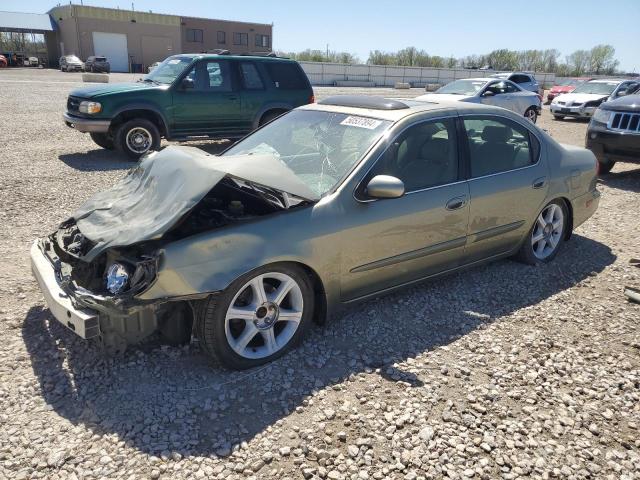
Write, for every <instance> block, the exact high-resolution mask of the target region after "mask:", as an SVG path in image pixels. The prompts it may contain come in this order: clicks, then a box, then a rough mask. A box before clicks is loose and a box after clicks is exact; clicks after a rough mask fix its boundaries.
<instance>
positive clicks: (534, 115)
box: [524, 107, 538, 123]
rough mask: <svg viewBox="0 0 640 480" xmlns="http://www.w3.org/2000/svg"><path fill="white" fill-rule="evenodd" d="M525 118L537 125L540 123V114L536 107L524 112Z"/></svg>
mask: <svg viewBox="0 0 640 480" xmlns="http://www.w3.org/2000/svg"><path fill="white" fill-rule="evenodd" d="M524 118H526V119H527V120H529V121H530V122H531V123H536V122H537V121H538V112H537V111H536V109H535V108H534V107H529V108H527V110H526V111H525V112H524Z"/></svg>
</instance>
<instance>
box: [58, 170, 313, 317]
mask: <svg viewBox="0 0 640 480" xmlns="http://www.w3.org/2000/svg"><path fill="white" fill-rule="evenodd" d="M305 204H309V202H308V201H306V200H304V199H302V198H299V197H296V196H294V195H290V194H287V193H284V192H280V191H278V190H275V189H272V188H269V187H264V186H261V185H257V184H254V183H252V182H248V181H245V180H242V179H237V178H233V177H230V176H228V177H225V178H224V179H222V180H221V181H220V182H219V183H218V184H217V185H215V186H214V187H213V188H212V189H211V190H210V191H209V192H208V193H207V194H206V195H205V196H204V197H203V198H202V199H201V200H200V201H199V202H198V203H197V205H196V206H195V207H194V208H193V209H192V210H191V211H189V212H187V213H186V214H185V215H184V216H183V217H182V218H181V219H180V220H178V222H177V223H176V225H174V226H173V227H172V228H171V229H170V230H169V231H167V232H166V233H165V234H164V235H163V236H162V237H160V238H159V239H157V240H148V241H144V242H141V243H138V244H134V245H128V246H123V247H114V248H111V249H108V250H106V251H104V252H102V253H101V254H99V255H98V256H96V257H95V258H93V259H92V260H91V261H87V260H86V259H85V258H84V257H85V255H86V254H87V253H88V252H89V251H91V249H92V248H93V247H94V246H95V242H94V241H92V240H90V239H89V238H87V237H86V236H85V235H84V234H83V233H82V231H81V230H80V228H79V227H78V225H77V223H76V221H75V220H74V219H73V218H71V219H69V220H67V221H65V222H64V223H62V224H61V225H60V227H59V229H58V230H57V231H56V232H54V233H53V234H52V235H50V236H49V242H50V243H49V245H50V247H51V249H50V250H51V251H50V252H48V256H49V258H50V259H51V260H52V262H53V263H54V265H55V266H56V269H57V270H58V275H59V279H60V281H61V283H62V284H63V285H64V286H66V287H67V288H70V289H71V290H72V291H73V292H74V293H75V294H79V295H83V294H84V295H85V296H86V297H89V298H93V300H94V301H95V300H96V298H100V297H102V298H103V299H104V300H107V301H109V303H112V302H115V303H121V302H124V301H126V300H128V299H129V300H130V299H131V298H132V297H133V296H134V295H136V294H137V293H140V292H141V291H143V290H144V289H146V288H147V287H148V286H149V284H150V283H151V282H152V281H153V279H154V277H155V272H156V270H157V265H156V264H157V260H158V254H157V253H156V252H157V250H158V249H159V248H161V247H162V245H163V244H165V243H167V242H171V241H175V240H179V239H182V238H186V237H189V236H192V235H196V234H199V233H203V232H206V231H210V230H214V229H218V228H223V227H226V226H228V225H232V224H235V223H238V222H245V221H251V220H253V219H256V218H258V217H262V216H265V215H270V214H275V213H277V212H280V211H283V210H287V209H289V208H293V207H298V206H303V205H305ZM114 264H118V265H121V266H122V267H121V268H122V269H126V270H125V272H124V273H126V276H127V280H126V289H124V290H123V291H122V292H121V293H118V295H117V297H119V300H118V299H116V298H114V296H115V295H114V293H113V292H112V291H110V290H109V287H108V283H109V279H108V275H109V268H110V267H111V266H113V265H114ZM94 301H92V302H91V303H92V304H93V303H94ZM94 306H95V305H94Z"/></svg>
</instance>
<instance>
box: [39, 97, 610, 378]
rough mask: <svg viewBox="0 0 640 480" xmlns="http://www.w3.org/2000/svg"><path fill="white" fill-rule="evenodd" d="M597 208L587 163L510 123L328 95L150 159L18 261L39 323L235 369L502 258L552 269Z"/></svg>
mask: <svg viewBox="0 0 640 480" xmlns="http://www.w3.org/2000/svg"><path fill="white" fill-rule="evenodd" d="M598 202H599V193H598V191H597V190H596V161H595V158H594V156H593V154H592V153H591V152H590V151H588V150H585V149H583V148H578V147H571V146H563V145H560V144H558V143H557V142H556V141H555V140H553V139H552V138H551V137H549V136H548V135H547V134H546V133H545V132H544V131H542V130H541V129H539V128H537V127H536V126H535V125H534V124H532V123H531V122H529V121H527V120H525V119H524V118H523V117H522V116H520V115H516V114H514V113H512V112H509V111H507V110H504V109H500V108H495V107H487V106H484V105H475V104H469V103H462V102H439V103H428V102H415V101H398V100H388V99H383V98H377V97H359V96H346V97H332V98H329V99H326V100H324V101H322V102H320V103H317V104H311V105H306V106H304V107H300V108H297V109H296V110H293V111H291V112H289V113H287V114H284V115H282V116H281V117H279V118H277V119H276V120H274V121H272V122H270V123H268V124H266V125H265V126H263V127H262V128H260V129H259V130H257V131H255V132H253V133H252V134H250V135H249V136H247V137H245V138H244V139H243V140H241V141H240V142H238V143H237V144H235V145H234V146H232V147H231V148H229V149H228V150H227V151H226V152H224V153H223V154H222V155H221V156H212V155H209V154H206V153H204V152H203V151H201V150H198V149H196V148H193V147H176V146H170V147H167V148H165V149H164V150H162V151H160V152H154V153H151V154H149V155H148V156H146V157H144V158H143V159H142V161H141V163H140V164H139V165H138V167H137V168H134V169H133V170H132V171H131V172H130V173H129V174H128V175H127V176H126V177H124V178H123V179H122V180H121V181H120V182H118V183H117V184H116V185H115V186H114V187H113V188H111V189H110V190H107V191H105V192H103V193H99V194H97V195H96V196H94V197H93V198H91V199H90V200H89V201H87V202H86V203H85V204H84V205H82V206H81V207H80V209H79V210H77V211H76V212H75V213H74V214H73V215H72V216H71V217H70V218H69V219H68V220H66V221H65V222H63V223H62V225H61V226H60V227H59V228H58V229H57V230H56V231H55V232H53V233H52V234H51V235H49V236H47V237H45V238H43V239H41V240H37V241H36V242H35V243H34V244H33V246H32V249H31V261H32V268H33V271H34V274H35V276H36V278H37V279H38V282H39V284H40V287H41V289H42V291H43V293H44V296H45V298H46V301H47V303H48V305H49V308H50V310H51V313H52V314H53V315H54V316H55V318H57V319H58V320H59V321H60V322H61V323H62V324H63V325H65V326H67V327H68V328H69V329H71V330H73V331H74V332H75V333H76V334H77V335H80V336H81V337H83V338H87V339H89V338H94V339H98V340H99V341H101V342H103V343H104V344H105V345H107V346H112V347H114V348H118V349H119V348H124V347H125V346H126V345H127V344H130V343H135V342H136V341H139V340H140V339H142V338H144V337H146V336H148V335H150V334H151V333H153V332H154V331H156V330H159V332H160V333H161V334H162V335H163V336H164V337H165V338H167V339H168V340H170V341H172V342H176V343H180V342H188V341H189V340H190V339H191V337H192V334H193V335H194V336H195V337H197V338H198V339H199V341H200V344H201V345H202V347H203V349H204V351H205V352H208V353H210V354H211V355H214V356H215V357H217V358H218V359H220V361H221V362H222V363H223V364H224V365H227V366H229V367H232V368H249V367H253V366H255V365H259V364H261V363H265V362H268V361H270V360H272V359H274V358H277V357H278V356H280V355H282V354H283V353H284V352H286V351H287V350H288V349H290V348H291V347H292V346H294V345H295V344H296V343H298V342H299V341H300V340H301V339H302V337H303V336H304V333H305V331H306V330H307V329H308V328H309V327H310V326H311V324H312V323H313V322H314V320H315V321H317V322H322V321H324V319H325V318H327V317H329V316H331V314H333V313H335V312H337V311H339V310H340V308H342V307H344V306H347V305H350V304H353V303H354V302H357V301H360V300H363V299H366V298H370V297H372V296H377V295H380V294H383V293H385V292H388V291H391V290H393V289H396V288H400V287H403V286H406V285H410V284H412V283H415V282H418V281H421V280H424V279H430V278H434V277H436V276H439V275H443V274H446V273H450V272H453V271H456V270H458V269H461V268H464V267H470V266H474V265H479V264H482V263H484V262H487V261H491V260H496V259H499V258H505V257H510V256H516V257H517V258H519V259H520V260H522V261H523V262H525V263H528V264H538V263H541V262H549V261H551V260H552V259H553V258H554V257H555V256H556V255H557V254H558V253H559V252H560V251H561V249H562V245H563V243H564V242H565V241H567V240H568V239H569V238H570V236H571V232H572V230H573V229H574V228H576V227H578V226H579V225H581V224H582V223H583V222H584V221H586V220H587V219H588V218H589V217H590V216H591V215H592V214H593V213H594V212H595V210H596V208H597V206H598ZM531 275H536V272H535V270H532V272H531Z"/></svg>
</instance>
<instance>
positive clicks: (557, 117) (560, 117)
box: [553, 113, 564, 120]
mask: <svg viewBox="0 0 640 480" xmlns="http://www.w3.org/2000/svg"><path fill="white" fill-rule="evenodd" d="M553 119H554V120H564V115H556V114H555V113H554V114H553Z"/></svg>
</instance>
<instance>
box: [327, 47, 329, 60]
mask: <svg viewBox="0 0 640 480" xmlns="http://www.w3.org/2000/svg"><path fill="white" fill-rule="evenodd" d="M328 61H329V44H328V43H327V62H328Z"/></svg>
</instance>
